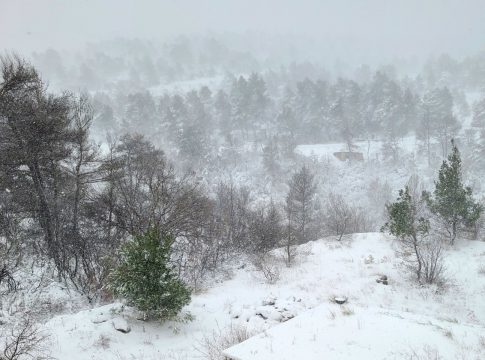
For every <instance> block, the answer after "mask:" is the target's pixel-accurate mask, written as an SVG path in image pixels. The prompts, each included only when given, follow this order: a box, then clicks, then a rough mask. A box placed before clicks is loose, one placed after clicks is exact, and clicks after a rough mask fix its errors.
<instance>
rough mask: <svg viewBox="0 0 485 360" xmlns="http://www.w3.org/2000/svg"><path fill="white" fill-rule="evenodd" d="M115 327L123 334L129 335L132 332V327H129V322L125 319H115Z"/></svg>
mask: <svg viewBox="0 0 485 360" xmlns="http://www.w3.org/2000/svg"><path fill="white" fill-rule="evenodd" d="M113 327H114V328H115V329H116V330H118V331H119V332H122V333H123V334H128V333H129V332H130V331H131V328H130V325H128V322H127V321H126V320H125V319H123V318H115V319H113Z"/></svg>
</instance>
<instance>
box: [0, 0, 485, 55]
mask: <svg viewBox="0 0 485 360" xmlns="http://www.w3.org/2000/svg"><path fill="white" fill-rule="evenodd" d="M247 30H251V31H253V32H254V31H255V32H258V31H261V32H265V33H269V34H288V33H292V34H305V35H308V36H311V37H314V38H315V39H317V40H318V41H321V42H325V41H328V42H344V44H348V48H349V51H352V47H353V46H356V47H359V48H360V49H361V51H362V49H365V51H367V49H368V51H369V52H371V53H374V54H382V55H384V56H386V57H389V56H399V57H412V56H427V55H429V54H430V53H433V54H439V53H442V52H448V53H451V54H452V55H455V56H464V55H468V54H472V53H475V52H477V51H479V50H482V49H484V48H485V0H461V1H459V0H394V1H393V0H333V1H329V0H159V1H155V0H0V50H1V51H4V50H15V51H18V52H27V51H31V50H39V49H44V48H47V47H55V48H58V49H59V48H66V47H70V48H73V47H74V48H79V47H82V46H83V45H84V43H85V42H87V41H95V40H98V39H99V40H105V39H110V38H115V37H130V38H131V37H140V38H148V39H159V38H162V39H163V38H166V37H168V36H172V35H177V34H189V35H190V34H192V33H199V34H200V33H202V34H203V33H205V32H208V31H212V32H216V33H217V32H225V31H227V32H236V33H239V32H245V31H247ZM345 46H347V45H345Z"/></svg>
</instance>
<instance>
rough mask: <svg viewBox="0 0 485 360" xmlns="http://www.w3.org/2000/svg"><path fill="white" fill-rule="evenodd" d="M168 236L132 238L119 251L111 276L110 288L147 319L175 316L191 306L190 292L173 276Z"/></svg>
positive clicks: (156, 234) (155, 232)
mask: <svg viewBox="0 0 485 360" xmlns="http://www.w3.org/2000/svg"><path fill="white" fill-rule="evenodd" d="M172 243H173V238H172V237H171V236H164V237H161V236H160V232H159V231H158V230H157V229H151V230H149V231H147V232H146V233H145V234H143V235H139V236H135V238H134V239H133V240H132V241H129V242H127V243H126V244H125V245H124V246H122V248H121V262H120V264H119V266H118V267H117V268H116V269H115V270H114V271H113V272H112V273H111V276H110V288H111V289H112V290H113V292H114V293H115V294H116V295H119V296H122V297H124V298H126V300H128V302H129V303H130V304H132V305H134V306H135V307H136V308H137V309H139V310H140V311H142V312H143V313H144V314H145V316H146V317H155V318H158V319H167V318H172V317H174V316H176V315H177V314H178V313H179V312H180V310H181V309H182V308H183V307H184V306H185V305H187V304H188V303H189V302H190V290H189V289H188V288H187V287H186V286H185V284H184V283H183V282H182V281H181V280H179V279H178V278H177V277H176V276H175V275H174V274H173V272H172V268H171V266H170V263H169V260H170V248H171V245H172Z"/></svg>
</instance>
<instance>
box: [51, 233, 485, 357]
mask: <svg viewBox="0 0 485 360" xmlns="http://www.w3.org/2000/svg"><path fill="white" fill-rule="evenodd" d="M394 247H395V244H394V243H393V240H392V239H391V238H389V237H387V236H385V235H383V234H379V233H367V234H355V235H353V236H349V237H347V238H346V239H344V240H343V241H342V242H337V241H336V240H335V238H325V239H322V240H318V241H314V242H310V243H308V244H305V245H302V246H300V248H299V255H298V257H297V263H296V264H295V265H294V266H292V267H290V268H287V267H286V266H285V265H284V262H283V260H281V261H280V260H277V264H278V266H279V269H280V279H279V281H278V282H276V283H275V284H268V283H267V282H266V281H265V279H264V277H263V276H262V275H261V274H260V273H259V272H258V271H257V270H255V269H254V268H253V267H252V266H251V265H249V264H248V265H247V266H244V267H241V266H237V267H236V266H235V267H234V269H233V273H232V275H231V276H230V278H228V279H227V280H225V281H222V282H219V283H216V284H215V285H214V286H212V287H210V288H209V289H207V290H206V291H203V292H201V293H199V294H195V295H194V296H193V299H192V302H191V304H190V305H189V306H188V307H187V309H186V310H188V311H190V313H191V314H192V315H193V316H194V317H195V319H194V320H193V321H191V322H188V323H180V322H179V323H175V322H168V323H164V324H160V323H157V322H144V321H141V320H137V316H136V313H135V312H134V311H132V310H131V309H129V308H127V307H124V306H122V304H119V303H117V304H111V305H106V306H102V307H97V308H94V309H91V310H84V311H81V312H79V313H76V314H69V315H62V316H57V317H54V318H53V319H51V320H50V321H48V322H47V323H46V325H45V328H46V329H47V330H48V331H49V332H50V333H51V334H52V336H51V349H52V355H53V356H55V357H57V358H59V359H73V360H76V359H198V358H203V356H202V354H201V351H200V350H203V343H204V338H207V337H211V336H212V334H216V337H217V336H222V335H223V334H224V333H225V332H226V331H227V329H228V328H229V327H230V326H231V325H232V326H234V325H236V326H244V327H246V328H247V329H248V330H249V331H250V332H251V333H253V334H257V333H261V332H264V331H265V330H267V329H269V328H272V327H274V326H276V325H278V324H280V323H281V322H284V321H285V320H288V319H290V318H293V317H295V316H298V315H301V314H304V313H306V312H307V311H309V310H310V309H315V310H312V311H317V310H316V309H317V308H323V309H327V308H328V309H333V310H332V311H334V312H335V314H336V318H337V320H335V319H332V318H331V317H322V318H321V319H319V321H320V322H321V323H322V326H323V328H324V329H332V328H333V326H334V325H335V326H336V328H338V331H337V330H336V331H335V332H334V333H333V334H332V336H329V337H326V336H319V337H315V339H318V341H319V342H320V341H321V342H322V344H321V345H322V346H321V349H322V350H321V351H322V354H321V355H322V356H324V355H326V354H327V351H328V349H329V348H332V347H333V349H334V351H336V352H334V354H335V353H337V354H338V353H339V351H342V352H341V354H360V353H361V352H360V350H361V346H362V343H363V341H364V340H365V339H371V338H378V339H379V340H378V342H379V343H385V344H386V347H385V348H386V349H388V348H391V349H392V350H393V351H395V354H411V352H412V351H415V352H416V354H418V355H419V354H421V353H423V354H424V352H426V351H427V350H426V349H428V350H430V349H431V350H430V351H435V350H436V351H437V352H438V353H439V356H440V357H439V358H440V359H454V358H455V357H454V356H455V355H456V354H463V356H465V357H463V358H464V359H483V358H485V306H484V304H483V299H484V297H485V243H484V242H479V241H461V242H458V244H456V245H455V247H454V248H450V249H447V251H446V265H447V272H446V275H447V277H448V281H447V285H446V286H445V287H444V288H437V287H421V286H418V285H417V284H416V283H415V282H414V281H413V280H412V279H411V278H409V277H408V275H406V273H405V272H404V270H403V269H402V266H401V264H400V261H399V259H397V258H396V256H395V252H394ZM382 274H384V275H387V276H388V278H389V285H387V286H386V285H383V284H380V283H377V282H376V279H377V277H378V276H380V275H382ZM334 296H345V297H348V303H347V304H346V305H345V306H346V310H345V311H344V312H345V313H346V314H345V316H344V317H343V318H342V316H343V315H342V314H343V312H339V311H340V310H339V308H338V305H335V304H332V303H331V299H332V298H333V297H334ZM306 314H312V313H306ZM304 316H307V317H308V315H304ZM310 317H311V316H310ZM297 319H304V317H303V318H300V317H298V318H296V319H294V320H297ZM381 320H382V321H381ZM124 321H126V323H124ZM359 322H360V323H361V329H360V330H359V333H358V334H356V336H359V337H362V338H361V339H360V340H358V339H356V341H346V340H345V339H348V338H349V336H348V334H347V332H350V331H354V330H355V324H356V323H359ZM290 323H291V321H290V322H288V323H287V324H290ZM332 324H334V325H332ZM114 325H116V326H117V327H121V328H123V327H126V326H129V327H130V329H131V331H130V332H128V333H122V332H120V331H117V330H115V328H114ZM305 326H306V324H305V322H302V323H301V327H302V334H304V335H305V334H306V335H308V333H305V330H304V328H305ZM308 326H309V328H311V324H309V325H308ZM401 326H402V328H401ZM417 327H419V328H420V329H422V333H421V334H422V336H416V334H415V336H409V337H406V334H408V333H407V332H406V331H407V330H409V331H412V332H413V333H414V330H415V329H417ZM275 329H277V328H275ZM406 329H407V330H406ZM467 329H469V330H470V331H468V330H467ZM384 330H385V331H384ZM430 333H432V334H433V337H432V338H430V339H429V342H428V340H427V338H426V337H425V336H427V335H426V334H430ZM480 334H481V336H480ZM306 335H305V336H306ZM417 335H419V334H417ZM465 337H466V339H465ZM336 339H337V340H338V339H339V341H336ZM363 339H364V340H363ZM403 339H405V340H406V341H403ZM364 342H365V341H364ZM393 344H394V345H396V346H397V345H403V344H406V348H403V349H399V348H398V347H396V346H394V345H393ZM428 344H429V346H428ZM437 345H439V346H438V348H437V349H435V347H437ZM287 346H288V347H290V348H291V346H292V345H291V343H288V344H287ZM426 346H427V347H426ZM342 347H345V349H342ZM400 350H402V352H399V351H400ZM436 351H435V352H436ZM288 353H291V350H288ZM370 353H372V354H374V355H375V356H373V357H372V359H380V358H382V359H384V358H387V357H386V356H385V352H383V351H378V352H370ZM327 355H328V354H327ZM349 356H350V355H349ZM333 358H339V359H340V358H349V359H350V358H352V357H348V356H347V357H335V355H334V357H333ZM394 358H396V359H397V358H399V357H394ZM402 358H405V356H404V355H403V357H402ZM408 358H409V357H408ZM278 359H281V358H278Z"/></svg>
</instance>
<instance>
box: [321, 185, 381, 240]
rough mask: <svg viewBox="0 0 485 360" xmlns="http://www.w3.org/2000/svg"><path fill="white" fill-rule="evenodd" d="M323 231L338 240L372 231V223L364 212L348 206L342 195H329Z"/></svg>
mask: <svg viewBox="0 0 485 360" xmlns="http://www.w3.org/2000/svg"><path fill="white" fill-rule="evenodd" d="M325 214H326V216H325V229H326V232H327V233H328V234H330V235H336V236H338V240H339V241H340V240H342V237H343V236H344V235H346V234H353V233H358V232H367V231H369V230H371V229H372V221H371V220H370V219H369V217H368V215H367V214H366V212H365V211H364V210H362V209H361V208H359V207H355V206H351V205H349V204H348V203H347V202H346V201H345V199H344V198H343V197H342V195H339V194H334V193H330V194H329V195H328V200H327V205H326V209H325Z"/></svg>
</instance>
